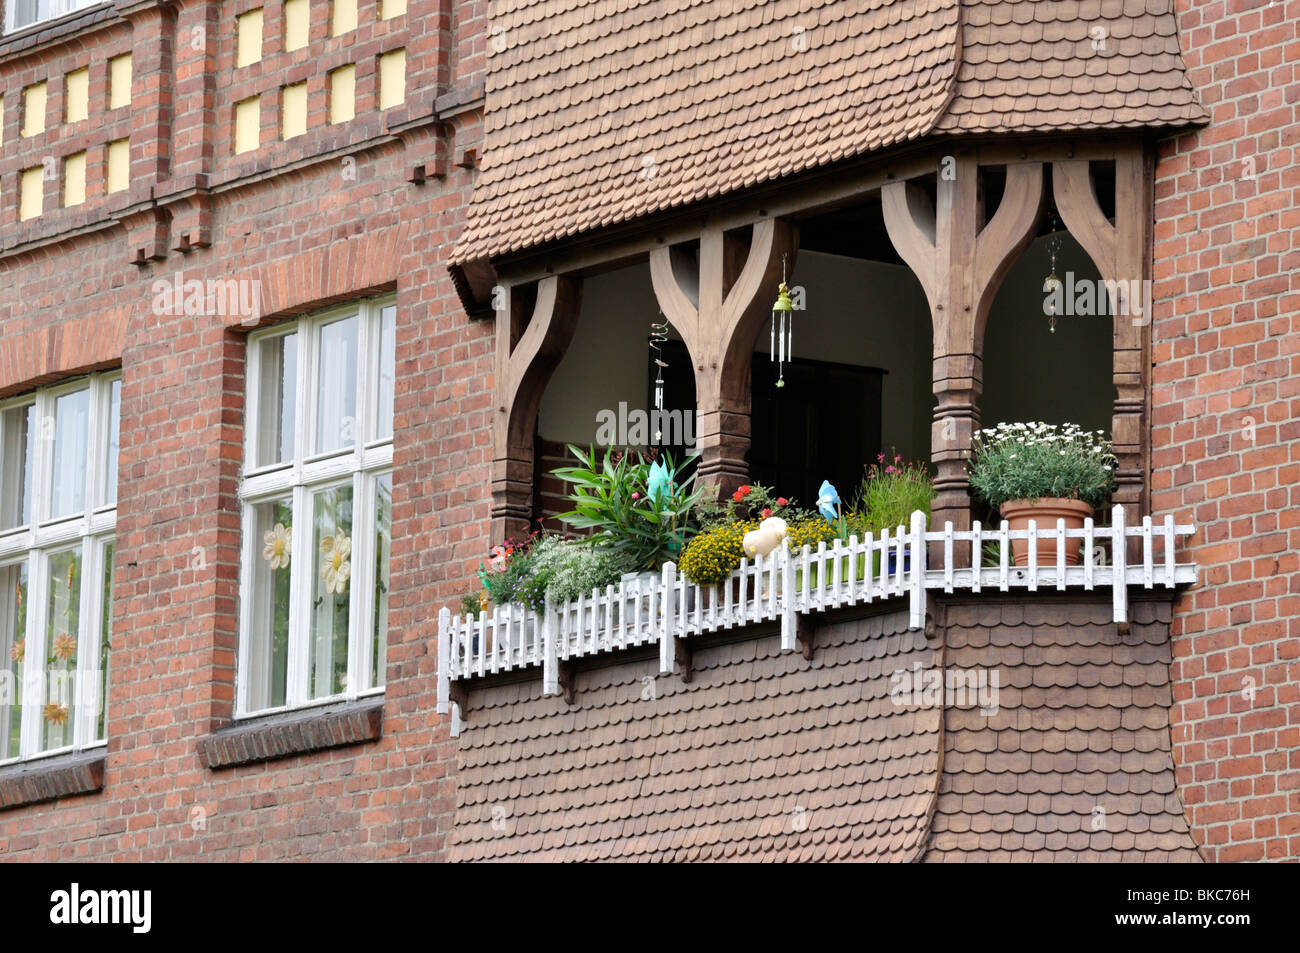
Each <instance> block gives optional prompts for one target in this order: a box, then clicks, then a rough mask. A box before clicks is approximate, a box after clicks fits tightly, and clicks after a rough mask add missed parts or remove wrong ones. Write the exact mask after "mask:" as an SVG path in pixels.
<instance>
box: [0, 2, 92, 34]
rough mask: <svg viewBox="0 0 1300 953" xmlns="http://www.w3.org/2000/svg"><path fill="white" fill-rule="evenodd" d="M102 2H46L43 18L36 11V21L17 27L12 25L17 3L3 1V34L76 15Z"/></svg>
mask: <svg viewBox="0 0 1300 953" xmlns="http://www.w3.org/2000/svg"><path fill="white" fill-rule="evenodd" d="M103 2H105V0H48V3H47V5H46V6H47V9H46V12H45V15H44V16H42V15H41V13H40V11H39V9H38V10H37V14H36V19H34V20H32V22H31V23H24V24H23V25H22V26H17V25H16V24H15V23H14V19H15V18H16V17H17V16H18V14H17V3H16V2H15V0H4V5H5V19H4V32H5V33H16V32H17V31H19V30H26V29H28V28H29V27H34V26H37V25H38V24H41V23H49V22H50V21H51V20H58V19H59V18H61V17H66V16H67V15H68V14H69V13H76V12H77V11H78V10H84V9H86V8H87V7H93V6H96V5H97V4H100V3H103Z"/></svg>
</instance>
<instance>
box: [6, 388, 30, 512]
mask: <svg viewBox="0 0 1300 953" xmlns="http://www.w3.org/2000/svg"><path fill="white" fill-rule="evenodd" d="M35 430H36V405H35V404H27V405H26V406H25V407H10V408H9V409H8V410H6V411H5V412H4V413H3V414H0V530H6V529H13V528H14V527H15V526H25V525H27V521H28V520H29V519H31V508H32V503H31V501H32V448H33V445H34V442H33V439H32V437H33V434H34V433H35Z"/></svg>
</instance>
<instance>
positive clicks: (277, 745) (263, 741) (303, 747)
mask: <svg viewBox="0 0 1300 953" xmlns="http://www.w3.org/2000/svg"><path fill="white" fill-rule="evenodd" d="M383 727H384V698H383V696H382V695H381V696H379V697H376V698H364V699H361V700H360V701H355V702H348V703H346V704H343V705H335V706H331V707H328V708H320V709H313V710H311V711H305V712H304V711H294V712H285V713H283V714H279V715H270V716H268V717H266V718H259V719H256V720H254V721H246V722H239V723H237V724H234V725H231V726H230V727H228V728H222V729H221V730H220V731H217V732H214V733H213V734H211V735H208V736H207V737H206V738H202V739H200V740H199V760H200V761H201V762H202V763H203V766H204V767H206V768H211V769H212V770H214V771H215V770H219V769H221V768H233V767H235V766H236V765H241V764H256V763H257V762H259V761H273V760H275V759H277V758H289V757H292V756H294V755H298V754H306V753H308V752H311V751H323V750H325V749H326V748H340V747H343V746H344V745H357V744H364V743H365V742H367V741H375V740H376V739H378V738H379V737H380V736H381V735H382V734H383Z"/></svg>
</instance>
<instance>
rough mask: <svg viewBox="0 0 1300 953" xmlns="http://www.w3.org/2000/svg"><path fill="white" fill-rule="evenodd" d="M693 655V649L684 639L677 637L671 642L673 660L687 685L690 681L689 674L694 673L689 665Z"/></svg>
mask: <svg viewBox="0 0 1300 953" xmlns="http://www.w3.org/2000/svg"><path fill="white" fill-rule="evenodd" d="M694 655H695V651H694V649H692V648H691V644H690V642H688V641H687V640H686V639H677V640H676V641H675V642H674V643H673V661H675V662H676V663H677V672H678V674H679V675H681V677H682V681H683V682H684V683H686V684H687V685H689V684H690V683H691V676H692V675H693V674H694V671H693V669H692V667H691V666H692V662H693V660H694Z"/></svg>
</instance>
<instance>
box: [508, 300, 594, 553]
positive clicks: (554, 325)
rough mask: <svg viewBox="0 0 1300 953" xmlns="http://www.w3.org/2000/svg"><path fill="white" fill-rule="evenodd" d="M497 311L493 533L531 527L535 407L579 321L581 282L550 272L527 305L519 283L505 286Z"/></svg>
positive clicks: (511, 533)
mask: <svg viewBox="0 0 1300 953" xmlns="http://www.w3.org/2000/svg"><path fill="white" fill-rule="evenodd" d="M501 290H502V298H503V300H502V302H501V304H502V308H501V309H500V310H499V311H497V312H496V318H497V336H496V387H495V391H494V398H493V404H494V413H493V418H492V445H493V455H494V456H493V461H492V535H493V538H495V539H505V538H507V537H509V536H513V535H516V534H519V533H521V532H527V530H528V525H529V523H530V521H531V518H532V489H533V441H534V438H535V436H536V433H537V410H538V407H539V406H540V405H541V402H542V394H543V392H544V391H545V390H546V384H547V382H548V381H549V380H550V379H551V374H552V373H553V372H554V371H555V368H556V365H558V364H559V362H560V359H561V358H562V357H563V356H564V352H565V350H566V349H567V348H568V346H569V342H570V341H571V340H572V339H573V332H574V329H575V328H576V327H577V324H578V310H579V307H580V305H581V300H582V286H581V283H580V282H579V280H578V279H576V278H571V277H559V276H552V277H549V278H545V279H543V280H542V281H540V282H539V283H538V285H537V299H536V303H535V304H534V305H533V307H532V308H531V311H529V309H528V306H527V301H526V300H525V298H524V296H523V295H522V294H521V292H520V289H518V288H511V287H509V286H504V287H503V288H502V289H501Z"/></svg>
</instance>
